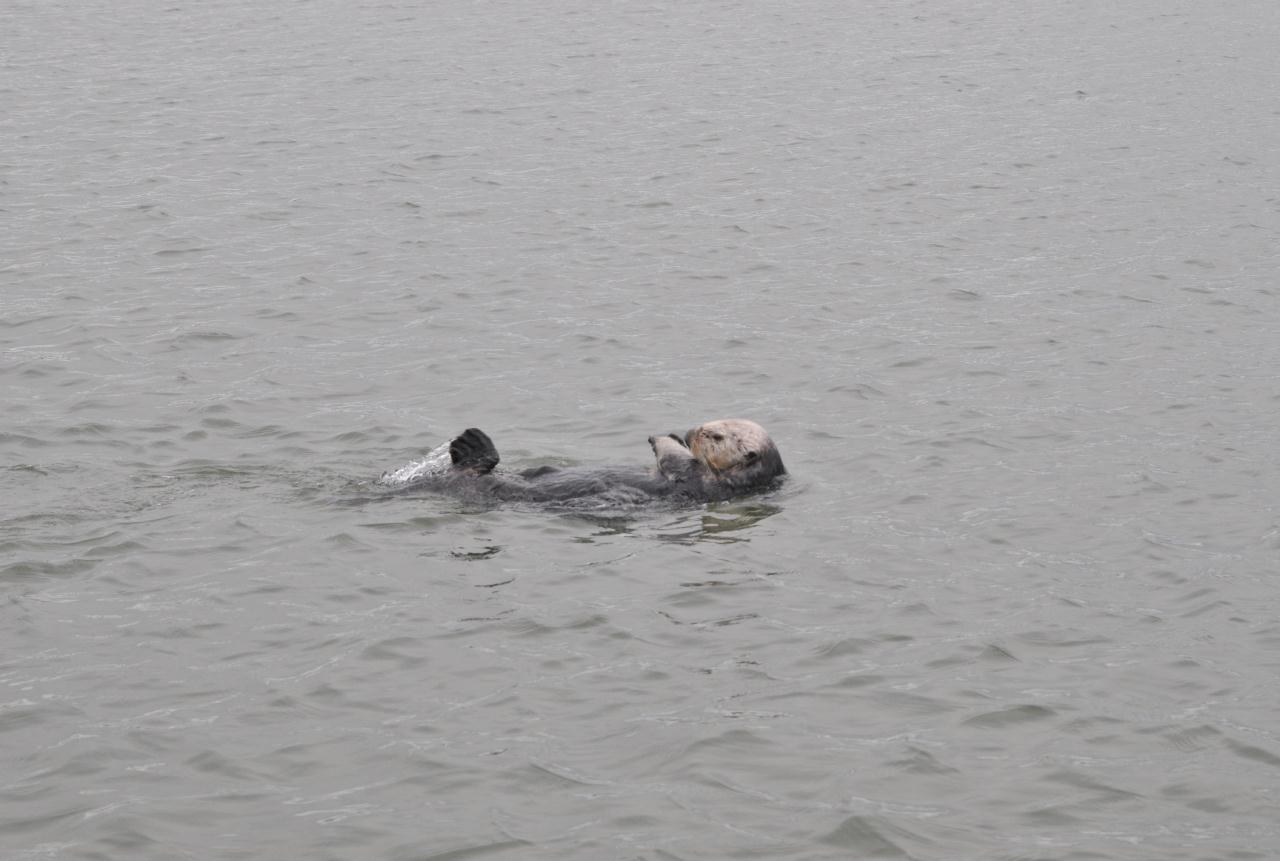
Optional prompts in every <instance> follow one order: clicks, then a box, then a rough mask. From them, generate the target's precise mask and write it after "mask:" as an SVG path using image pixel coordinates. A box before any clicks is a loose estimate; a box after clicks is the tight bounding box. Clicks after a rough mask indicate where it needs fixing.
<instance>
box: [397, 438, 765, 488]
mask: <svg viewBox="0 0 1280 861" xmlns="http://www.w3.org/2000/svg"><path fill="white" fill-rule="evenodd" d="M649 446H650V447H651V448H652V449H653V454H654V457H655V459H656V469H641V468H627V467H563V468H562V467H554V466H540V467H536V468H534V469H526V470H523V471H521V472H504V471H497V470H495V467H496V466H497V465H498V459H499V458H498V450H497V448H496V447H495V446H494V444H493V441H492V440H491V439H489V436H488V434H486V433H485V432H484V431H482V430H480V429H478V428H468V429H467V430H465V431H463V432H462V433H461V434H459V435H458V436H456V437H454V438H453V439H452V440H450V441H449V442H448V443H446V444H445V445H442V446H440V447H439V448H437V449H435V450H434V451H432V452H431V453H430V454H428V455H427V457H426V458H425V459H424V460H421V461H416V462H414V463H411V464H408V465H407V466H404V467H402V468H400V469H398V470H395V471H393V472H388V473H385V474H383V476H382V479H381V483H382V484H383V485H389V486H392V487H394V488H396V489H398V490H399V489H407V488H423V489H427V490H434V491H439V492H442V493H447V494H449V495H451V496H457V497H461V498H464V499H468V500H475V501H497V502H505V501H520V502H553V503H565V504H570V505H583V504H585V505H591V506H593V507H594V506H608V505H615V504H623V505H625V504H642V503H645V502H648V501H651V500H657V499H663V500H671V501H673V502H677V503H679V502H688V503H696V502H712V501H716V500H722V499H729V498H732V497H735V496H742V495H744V494H748V493H754V492H756V491H760V490H766V489H768V488H770V487H772V486H773V485H775V484H776V483H777V482H778V480H779V479H781V478H782V476H784V475H786V473H787V470H786V467H784V466H783V465H782V456H781V455H779V454H778V448H777V446H775V445H774V444H773V440H772V439H770V438H769V434H767V433H766V432H765V429H764V428H762V427H760V425H758V424H756V423H755V422H752V421H747V420H746V419H720V420H718V421H713V422H707V423H706V424H702V425H698V426H697V427H696V428H693V429H692V430H690V431H689V432H688V433H686V434H685V435H684V436H683V437H681V436H679V435H677V434H667V435H664V436H651V437H649Z"/></svg>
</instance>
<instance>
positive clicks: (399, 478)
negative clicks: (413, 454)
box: [378, 443, 453, 485]
mask: <svg viewBox="0 0 1280 861" xmlns="http://www.w3.org/2000/svg"><path fill="white" fill-rule="evenodd" d="M452 465H453V460H452V459H451V458H450V457H449V443H444V444H443V445H440V446H437V447H436V448H433V449H432V450H431V451H429V452H427V456H426V457H424V458H423V459H422V460H415V461H413V462H412V463H406V464H405V465H404V466H402V467H400V468H399V469H393V470H391V471H390V472H384V473H383V474H382V478H379V479H378V483H379V484H390V485H403V484H408V483H410V482H412V481H417V480H418V479H420V478H424V477H426V476H428V475H439V474H441V473H443V472H445V471H446V470H447V469H449V468H450V467H451V466H452Z"/></svg>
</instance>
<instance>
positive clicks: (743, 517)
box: [660, 500, 782, 544]
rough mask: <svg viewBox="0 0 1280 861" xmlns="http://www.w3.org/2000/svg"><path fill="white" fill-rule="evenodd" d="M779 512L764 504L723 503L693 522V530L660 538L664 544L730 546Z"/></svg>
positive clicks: (743, 538)
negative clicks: (692, 543) (701, 542)
mask: <svg viewBox="0 0 1280 861" xmlns="http://www.w3.org/2000/svg"><path fill="white" fill-rule="evenodd" d="M781 510H782V509H781V508H779V507H778V506H776V505H770V504H769V503H767V502H760V501H758V500H756V501H750V502H723V503H717V504H715V505H712V506H710V507H708V508H707V510H706V511H705V512H703V513H702V515H701V516H700V517H698V519H697V526H696V528H693V529H687V530H684V531H680V532H668V533H664V534H663V535H662V536H660V537H661V538H663V539H664V540H667V541H679V542H692V541H716V542H720V543H722V544H730V543H734V542H737V541H746V540H748V539H747V536H746V535H745V534H742V535H740V534H737V533H741V532H743V531H744V530H747V529H750V528H751V527H752V526H755V525H756V524H757V523H759V522H760V521H762V520H765V519H767V518H769V517H773V516H774V515H775V514H777V513H778V512H780V511H781Z"/></svg>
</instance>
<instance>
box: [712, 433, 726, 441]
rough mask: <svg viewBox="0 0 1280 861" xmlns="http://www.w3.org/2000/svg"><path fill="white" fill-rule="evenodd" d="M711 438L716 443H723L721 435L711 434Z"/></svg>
mask: <svg viewBox="0 0 1280 861" xmlns="http://www.w3.org/2000/svg"><path fill="white" fill-rule="evenodd" d="M711 438H712V439H713V440H715V441H716V442H724V434H722V433H713V434H712V435H711Z"/></svg>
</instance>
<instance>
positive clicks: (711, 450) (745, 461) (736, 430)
mask: <svg viewBox="0 0 1280 861" xmlns="http://www.w3.org/2000/svg"><path fill="white" fill-rule="evenodd" d="M685 443H686V444H687V445H688V446H689V451H690V452H691V453H692V454H693V456H694V458H695V459H696V460H698V461H699V462H701V463H702V464H703V465H704V466H706V467H707V468H708V469H710V470H711V471H712V472H713V473H715V474H716V475H717V476H723V477H726V478H728V477H734V478H737V477H742V478H749V479H750V480H751V481H752V482H753V483H754V482H756V481H760V482H765V481H769V480H772V479H774V478H777V477H778V476H780V475H786V472H787V470H786V467H784V466H783V465H782V456H781V455H780V454H778V448H777V446H775V445H774V444H773V440H771V439H769V434H768V433H766V432H765V429H764V428H762V427H760V425H758V424H756V423H755V422H753V421H747V420H746V419H720V420H718V421H714V422H707V423H706V424H704V425H698V426H697V427H696V428H694V429H693V430H691V431H689V433H687V434H686V435H685Z"/></svg>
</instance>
